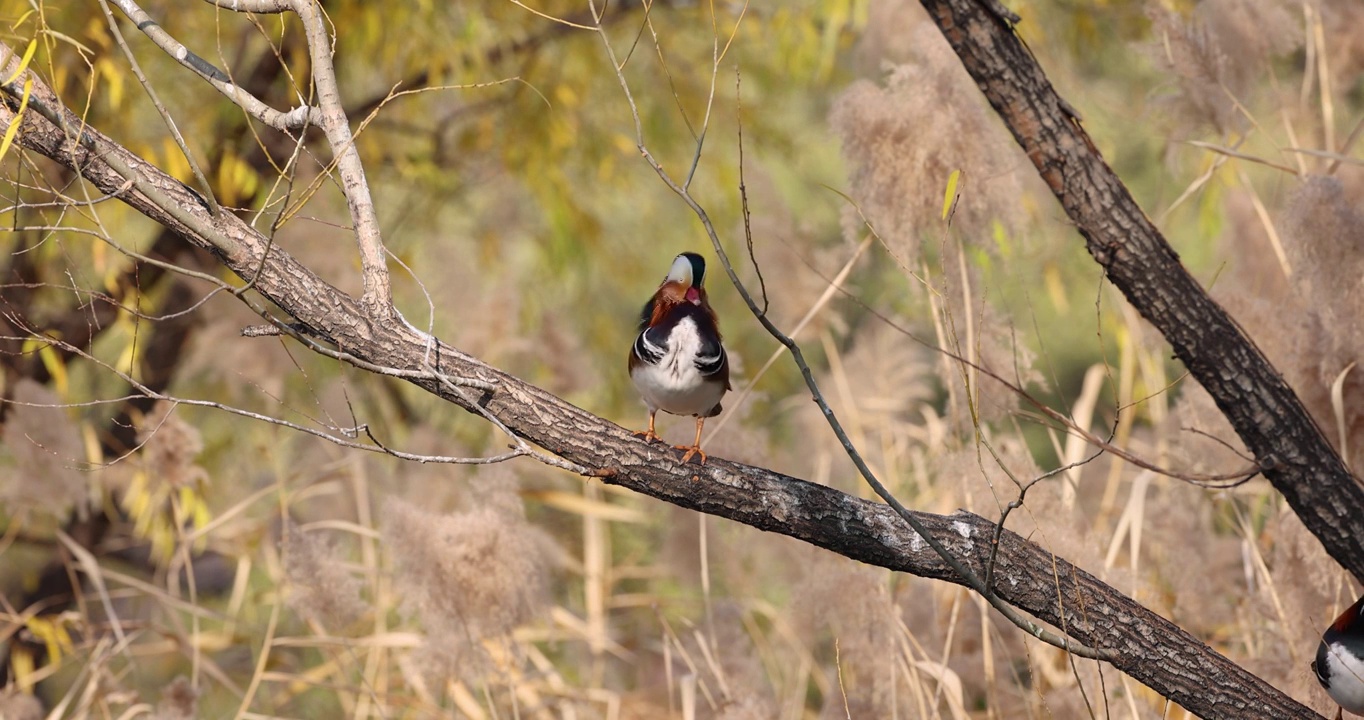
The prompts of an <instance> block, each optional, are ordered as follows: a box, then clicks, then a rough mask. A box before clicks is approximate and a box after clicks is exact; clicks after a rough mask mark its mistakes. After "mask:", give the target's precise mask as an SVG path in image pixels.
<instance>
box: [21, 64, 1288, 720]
mask: <svg viewBox="0 0 1364 720" xmlns="http://www.w3.org/2000/svg"><path fill="white" fill-rule="evenodd" d="M17 63H18V59H17V57H16V56H15V55H14V54H13V52H12V51H11V50H10V49H9V48H8V47H6V46H4V45H0V73H3V74H4V76H9V75H10V74H13V72H14V70H15V68H16V67H17ZM28 77H29V74H28V73H24V74H21V75H20V76H19V77H17V78H16V79H15V80H14V82H12V83H11V84H9V85H6V86H4V88H0V90H2V91H3V94H0V101H2V102H0V131H3V130H6V129H8V127H9V126H10V125H12V124H13V123H15V122H16V117H15V113H16V111H17V109H18V107H19V100H18V97H19V96H20V95H21V94H22V87H23V84H24V82H25V80H26V79H27V78H28ZM54 121H55V122H54ZM77 133H79V135H77ZM17 141H18V143H19V145H20V146H22V147H24V148H27V149H29V150H31V151H33V152H36V153H38V154H41V155H44V156H46V157H48V158H51V159H52V160H54V161H56V162H57V163H60V164H61V165H63V166H65V167H67V168H70V169H72V170H74V171H76V172H79V173H80V174H81V175H82V176H83V177H84V178H85V179H86V180H87V181H89V182H90V183H92V184H93V185H95V186H96V187H98V188H100V189H101V190H103V191H105V192H112V191H113V190H116V189H118V188H120V187H124V186H125V185H126V184H127V183H128V182H129V181H130V180H131V181H132V185H133V188H134V191H132V192H125V193H124V194H122V195H121V196H120V198H121V199H122V200H123V201H124V202H126V203H128V204H129V205H130V206H132V207H133V208H135V209H136V210H138V211H139V212H141V213H143V214H144V215H146V216H147V217H149V218H151V219H152V220H154V221H156V222H158V223H160V224H162V225H164V226H165V227H167V228H169V229H171V230H173V231H174V232H176V233H178V234H180V235H181V236H182V237H184V238H185V240H186V241H187V242H190V243H192V244H194V245H196V246H199V247H202V248H205V249H207V250H210V251H211V252H213V253H214V255H215V256H217V257H219V258H220V259H221V260H222V262H223V263H224V265H225V266H227V267H228V268H229V269H231V270H232V271H233V272H235V273H236V274H237V275H239V276H240V277H242V278H243V279H244V280H246V281H249V282H252V283H253V285H252V287H253V288H254V289H255V291H256V292H258V293H260V294H261V295H262V296H264V297H265V298H267V299H268V300H270V301H271V302H273V303H274V304H275V305H276V306H278V307H279V308H280V309H281V310H283V311H284V312H285V313H287V314H288V315H289V316H290V317H291V318H292V319H293V320H294V321H295V322H294V323H292V327H295V328H303V329H304V331H305V332H307V333H308V334H309V335H311V336H313V337H315V338H318V339H320V340H323V341H325V342H327V343H331V344H334V345H335V346H336V347H337V349H338V350H339V351H341V352H342V353H345V354H346V356H347V357H353V358H356V359H357V365H358V366H362V367H368V368H373V367H376V366H379V367H383V368H389V369H390V371H389V374H392V375H395V376H401V377H403V378H405V379H406V380H408V381H409V382H412V383H414V384H416V385H418V386H420V387H422V388H424V389H426V390H427V391H429V392H432V393H434V394H436V395H439V396H441V397H443V398H445V399H447V400H449V401H450V402H452V403H454V404H456V405H459V406H461V407H463V408H464V409H466V410H469V411H471V412H476V413H477V414H479V415H480V416H485V417H491V418H495V419H496V420H497V421H498V422H499V423H501V424H503V425H504V426H505V427H506V428H508V429H510V430H511V431H513V432H515V433H516V434H517V435H519V436H521V437H524V438H526V439H527V440H529V441H531V442H534V443H536V444H538V445H540V446H541V447H543V448H545V449H546V450H548V451H550V452H552V453H554V454H556V455H558V456H560V457H562V458H564V459H566V460H568V461H570V462H573V463H577V464H579V465H582V466H584V467H586V468H588V469H589V470H590V471H591V473H592V474H593V475H595V476H598V477H601V478H602V479H603V480H604V481H605V482H609V483H613V484H617V485H620V486H622V487H627V488H630V489H632V490H635V491H636V492H640V493H643V494H646V495H649V496H652V497H655V498H658V499H660V500H664V501H666V502H669V503H673V504H675V505H677V506H679V507H684V508H690V509H693V510H697V511H699V512H704V513H708V514H712V515H716V516H719V517H724V518H728V519H730V520H734V521H736V522H740V523H744V524H746V525H750V526H752V527H756V528H759V529H762V530H767V531H771V532H777V533H781V534H783V535H787V536H789V537H792V538H796V539H798V540H802V541H804V542H808V543H811V544H813V545H816V546H819V547H822V548H826V549H828V550H830V551H833V552H836V553H839V554H841V555H843V556H845V557H848V558H851V559H854V560H858V561H861V562H865V563H869V564H874V565H879V566H882V567H886V568H890V569H892V570H897V571H902V572H908V573H912V574H915V575H920V576H924V577H930V578H938V579H942V580H946V581H948V582H953V583H957V584H963V583H964V581H963V579H962V578H960V577H959V576H957V575H956V574H955V573H954V572H952V571H951V569H950V568H948V567H947V565H946V564H945V563H944V562H943V560H942V558H941V557H939V555H938V554H937V553H935V552H934V551H933V550H932V549H930V548H929V547H928V545H927V543H926V542H924V539H923V538H922V537H920V536H919V535H917V534H916V533H914V532H913V531H912V530H910V529H909V528H908V527H907V526H906V525H905V524H904V522H903V521H902V520H901V519H900V518H899V517H898V516H897V515H895V513H894V512H893V511H892V510H891V509H890V508H888V507H887V506H885V505H882V504H879V503H873V502H870V501H866V500H862V499H859V498H856V497H853V496H851V495H847V494H845V493H842V492H839V491H837V490H833V489H831V488H828V487H826V486H823V485H817V484H814V483H809V482H805V481H803V480H799V479H796V478H792V477H788V476H785V475H781V474H779V473H775V472H772V471H769V470H765V469H763V468H758V467H752V466H747V465H742V464H738V463H732V462H728V461H725V460H721V459H718V458H712V459H711V461H710V462H709V463H708V464H707V465H705V466H702V467H698V466H696V465H687V464H679V463H678V462H677V460H676V458H675V456H674V455H673V454H671V453H668V452H660V451H659V449H658V448H657V447H656V446H652V445H649V444H647V443H644V442H642V441H640V440H638V439H636V438H634V437H632V436H631V435H630V433H629V432H628V431H626V430H625V429H624V428H621V427H620V426H618V425H616V424H614V423H611V422H609V421H607V420H604V419H602V418H600V417H597V416H595V415H593V414H591V413H588V412H587V411H585V410H582V409H580V408H578V407H575V406H573V405H571V404H569V403H567V402H565V401H563V400H562V399H560V398H558V397H555V396H554V395H552V394H550V393H548V392H546V391H545V390H542V389H540V388H537V387H535V386H532V385H529V384H526V383H524V382H522V381H521V380H519V379H517V378H515V377H512V376H511V375H508V374H506V373H503V372H501V371H499V370H497V369H495V368H493V367H491V366H488V365H486V364H485V363H483V362H481V361H479V360H477V359H476V358H473V357H470V356H468V355H466V354H464V353H462V352H460V351H458V350H457V349H455V348H453V347H450V346H448V345H445V344H443V343H440V342H439V341H438V340H435V339H434V338H430V337H428V336H426V335H424V334H422V333H420V332H419V331H416V330H414V329H412V328H411V327H409V326H407V325H405V324H402V323H393V322H387V321H385V320H383V319H381V318H376V317H375V316H373V315H371V314H369V313H368V312H366V308H365V307H364V306H363V305H362V303H361V302H360V301H359V300H357V299H355V298H353V297H351V296H349V295H347V294H345V293H343V292H341V291H340V290H338V289H336V288H335V287H333V286H331V285H329V284H327V283H326V282H324V281H323V280H322V279H321V278H319V277H318V276H317V275H316V274H315V273H314V272H313V271H312V270H310V269H309V268H307V267H306V266H304V265H302V264H301V263H299V262H298V261H297V260H296V259H295V258H293V257H292V256H291V255H289V254H288V253H286V252H285V251H283V250H282V249H281V248H280V247H279V246H278V245H272V244H271V243H270V242H269V240H268V239H267V238H266V237H264V236H262V235H261V234H259V233H258V232H256V231H255V230H254V229H253V228H251V227H250V226H249V225H247V224H246V223H244V222H242V221H241V220H240V219H238V218H237V217H235V216H234V215H232V214H230V213H221V214H219V215H218V216H217V217H214V215H213V214H212V212H211V211H210V210H209V209H208V207H207V206H206V205H205V204H203V203H202V201H201V199H200V198H199V197H198V196H197V195H196V194H195V193H194V192H193V191H192V190H190V189H189V188H188V187H186V186H185V185H184V184H182V183H180V182H179V181H178V180H175V179H174V178H172V177H170V176H169V175H167V174H166V173H164V172H162V171H161V170H160V169H158V168H156V167H155V166H153V165H151V164H149V163H147V162H145V161H144V160H142V159H141V158H139V157H137V156H136V155H134V154H132V153H131V152H129V151H128V150H127V149H126V148H123V147H122V146H120V145H118V144H117V143H114V142H113V141H111V140H110V139H108V138H106V137H104V136H103V135H101V134H99V133H98V132H97V131H95V130H94V129H93V128H89V127H85V126H82V125H81V123H80V119H79V118H78V117H77V116H76V115H74V114H72V113H70V112H69V111H67V110H66V109H65V108H64V107H62V106H61V104H60V103H59V101H58V99H57V98H56V97H55V96H53V94H52V92H51V91H50V90H49V89H48V88H47V87H46V85H44V84H42V83H41V81H38V80H37V78H34V87H33V96H32V97H31V98H30V101H29V105H28V110H27V111H26V112H25V114H24V116H23V118H22V121H21V125H20V128H19V130H18V135H17ZM257 273H259V274H257ZM431 367H434V368H435V370H436V371H438V372H439V373H441V375H436V374H434V373H432V372H430V371H429V370H428V368H431ZM448 378H454V379H456V380H464V381H466V382H464V386H463V387H461V386H460V385H459V384H458V383H455V382H450V381H449V380H448ZM469 381H473V382H469ZM472 385H478V386H479V387H480V388H482V389H479V390H477V391H475V390H473V389H472V387H471V386H472ZM914 516H915V518H916V519H917V520H918V521H919V522H921V523H922V524H923V526H924V527H925V528H926V530H927V531H928V532H929V533H930V534H931V535H932V536H933V537H934V538H935V539H937V540H938V541H939V542H940V543H941V544H942V545H944V546H945V547H946V548H948V549H949V550H950V551H951V552H952V553H954V554H955V555H956V557H958V558H959V559H960V560H961V561H962V562H963V563H964V564H965V565H966V566H968V567H970V568H972V569H974V570H976V572H978V573H983V570H984V568H985V567H986V564H987V562H989V559H990V556H991V553H992V549H993V548H994V545H993V544H992V542H991V539H992V537H993V534H994V533H995V532H996V526H995V524H994V523H992V522H990V521H989V520H986V519H985V518H982V517H979V516H976V515H972V514H970V513H965V512H959V513H957V514H955V515H950V516H944V515H934V514H930V513H914ZM994 562H995V565H994V571H993V573H992V575H991V577H992V579H993V585H994V591H995V592H996V593H997V595H998V596H999V597H1000V598H1003V599H1004V600H1005V601H1006V602H1008V603H1009V604H1011V605H1013V606H1015V607H1018V608H1020V609H1022V610H1024V611H1026V612H1029V613H1031V614H1032V615H1034V616H1035V617H1037V618H1039V619H1040V620H1043V621H1045V622H1047V623H1051V624H1052V625H1053V626H1056V627H1058V628H1060V627H1063V628H1065V630H1066V631H1067V632H1068V633H1069V634H1070V635H1071V636H1072V637H1074V638H1075V639H1076V640H1078V641H1080V642H1082V643H1085V644H1087V645H1090V646H1092V647H1096V648H1107V649H1113V650H1116V651H1118V655H1117V658H1116V660H1115V661H1114V663H1113V664H1114V666H1115V667H1117V668H1118V669H1120V670H1122V671H1123V672H1126V673H1127V674H1129V675H1131V676H1132V677H1133V678H1135V679H1137V680H1139V681H1141V682H1143V683H1145V684H1146V685H1148V686H1150V687H1151V688H1153V689H1154V690H1156V691H1157V692H1159V693H1160V694H1161V695H1163V696H1165V697H1167V698H1170V699H1171V700H1173V701H1175V702H1177V703H1179V704H1180V705H1182V706H1184V707H1185V708H1188V709H1189V710H1191V711H1193V712H1194V713H1196V714H1198V715H1200V716H1202V717H1207V718H1213V717H1216V718H1301V717H1314V715H1313V713H1312V712H1311V711H1310V710H1309V709H1308V708H1306V707H1304V706H1302V705H1301V704H1299V703H1297V702H1295V701H1294V700H1293V699H1292V698H1289V697H1288V696H1286V695H1284V694H1283V693H1281V692H1279V691H1278V690H1276V689H1275V688H1273V687H1271V686H1269V685H1268V684H1267V683H1265V682H1264V681H1263V680H1260V679H1259V678H1257V677H1255V676H1254V675H1252V674H1251V673H1249V672H1247V671H1246V670H1245V669H1243V668H1241V667H1239V666H1238V665H1236V664H1235V663H1233V662H1231V661H1230V660H1228V659H1227V658H1225V657H1224V656H1222V655H1220V654H1218V653H1217V652H1215V651H1214V650H1212V649H1211V648H1209V647H1208V646H1206V645H1204V644H1203V643H1202V642H1200V641H1199V640H1198V639H1197V638H1194V637H1193V636H1191V635H1189V634H1188V633H1187V632H1185V631H1183V630H1181V629H1180V628H1179V627H1177V626H1175V625H1174V624H1173V623H1171V622H1169V621H1168V620H1165V619H1164V618H1161V617H1160V616H1158V615H1156V614H1155V613H1153V612H1151V611H1150V610H1148V609H1146V608H1145V607H1143V606H1142V605H1140V604H1138V603H1136V602H1135V601H1133V600H1132V599H1131V598H1128V597H1126V596H1125V595H1123V594H1122V593H1119V592H1118V591H1117V590H1115V589H1113V588H1112V587H1110V586H1108V585H1106V584H1104V583H1103V582H1101V581H1100V580H1098V579H1097V578H1095V577H1094V576H1092V575H1090V574H1089V573H1087V572H1085V571H1083V570H1081V569H1079V568H1076V567H1075V566H1073V565H1071V564H1070V563H1068V562H1066V561H1064V560H1062V559H1060V558H1057V557H1055V556H1054V555H1053V554H1051V553H1050V552H1048V551H1047V550H1046V549H1044V548H1042V547H1040V546H1038V545H1036V544H1034V543H1032V542H1030V541H1028V540H1026V539H1024V538H1022V537H1020V536H1018V535H1017V534H1015V533H1012V532H1008V531H1005V532H1003V533H1002V534H1000V535H999V540H998V550H997V555H996V556H995V560H994Z"/></svg>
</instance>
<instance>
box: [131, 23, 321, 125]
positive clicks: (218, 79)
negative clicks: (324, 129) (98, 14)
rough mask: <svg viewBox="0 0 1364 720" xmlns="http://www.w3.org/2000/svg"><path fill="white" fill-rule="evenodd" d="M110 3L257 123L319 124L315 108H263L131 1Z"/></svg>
mask: <svg viewBox="0 0 1364 720" xmlns="http://www.w3.org/2000/svg"><path fill="white" fill-rule="evenodd" d="M258 2H259V0H258ZM113 3H114V4H115V5H118V9H119V10H122V11H123V14H124V15H127V16H128V19H129V20H132V21H133V24H134V25H136V26H137V29H138V30H141V31H142V32H143V33H145V34H146V35H147V37H149V38H151V41H152V42H154V43H156V46H157V47H159V48H161V49H162V50H164V51H166V54H167V55H170V56H171V57H173V58H175V61H176V62H178V63H180V64H181V65H184V66H185V67H187V68H189V69H190V70H192V71H193V72H194V74H195V75H198V76H199V77H201V78H203V79H204V80H206V81H207V82H208V84H209V85H212V86H213V87H214V88H215V89H216V90H217V91H218V92H220V93H222V94H223V96H224V97H226V98H227V99H228V100H231V101H232V102H234V103H236V104H237V105H239V106H241V108H242V109H243V110H245V111H247V112H248V113H251V116H252V117H254V118H256V119H257V120H260V121H261V122H263V123H265V124H266V125H269V126H270V127H272V128H274V129H276V130H290V129H295V128H301V127H306V126H308V125H321V124H322V113H321V111H319V110H318V109H317V108H315V107H310V106H308V105H299V106H298V107H296V108H294V109H292V110H290V111H288V112H280V111H278V110H276V109H274V108H272V107H270V106H269V105H267V104H265V103H264V102H263V101H262V100H261V99H260V98H258V97H256V96H255V95H252V94H251V93H249V92H247V91H246V90H245V89H243V88H242V87H240V86H239V85H237V84H236V83H234V82H232V78H230V77H228V76H227V73H224V72H223V71H222V70H219V69H218V68H216V67H214V66H213V64H212V63H210V62H209V61H207V60H205V59H203V58H202V57H199V56H198V55H196V54H195V53H194V52H192V51H191V50H190V49H189V48H187V47H185V46H184V44H183V43H181V42H180V41H179V40H176V39H175V38H173V37H171V34H170V33H168V32H166V31H165V29H164V28H162V27H161V26H160V25H159V24H157V22H156V21H155V20H153V19H152V16H150V15H148V14H147V13H146V11H144V10H143V9H142V8H141V7H140V6H138V4H137V3H135V2H133V0H113ZM236 4H237V3H233V2H231V1H230V0H228V2H224V3H223V4H222V7H227V8H229V9H235V8H233V7H232V6H233V5H236ZM241 4H242V5H243V6H247V5H252V4H255V3H253V2H251V0H247V2H243V3H241ZM259 4H261V5H265V4H267V3H265V2H259ZM268 4H273V3H268ZM242 10H243V11H244V12H269V11H267V10H247V8H246V7H243V8H242Z"/></svg>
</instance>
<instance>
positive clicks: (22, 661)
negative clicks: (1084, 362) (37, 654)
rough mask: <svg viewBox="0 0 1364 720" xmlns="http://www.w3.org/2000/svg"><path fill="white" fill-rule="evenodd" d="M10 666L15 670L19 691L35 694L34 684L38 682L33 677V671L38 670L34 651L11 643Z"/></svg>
mask: <svg viewBox="0 0 1364 720" xmlns="http://www.w3.org/2000/svg"><path fill="white" fill-rule="evenodd" d="M9 666H10V669H11V670H13V671H14V679H15V680H16V681H17V683H18V685H19V691H20V692H22V693H24V694H25V695H32V694H33V686H34V685H35V684H36V683H37V681H36V680H34V678H33V671H34V670H37V668H36V667H35V666H34V663H33V653H32V652H29V650H28V648H25V647H23V646H21V645H19V644H17V643H11V644H10V653H9Z"/></svg>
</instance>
